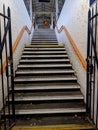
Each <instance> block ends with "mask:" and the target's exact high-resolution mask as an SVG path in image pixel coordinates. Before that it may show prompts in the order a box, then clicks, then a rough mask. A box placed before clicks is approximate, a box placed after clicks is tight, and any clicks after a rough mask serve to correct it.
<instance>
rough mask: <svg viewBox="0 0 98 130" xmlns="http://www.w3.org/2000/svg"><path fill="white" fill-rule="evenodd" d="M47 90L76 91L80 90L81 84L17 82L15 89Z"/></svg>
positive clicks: (20, 90)
mask: <svg viewBox="0 0 98 130" xmlns="http://www.w3.org/2000/svg"><path fill="white" fill-rule="evenodd" d="M46 90H49V91H50V90H52V91H53V90H65V91H66V90H68V91H72V90H73V91H75V90H80V85H79V84H78V83H69V84H68V83H67V84H64V83H63V84H62V83H59V84H57V83H55V84H53V83H48V84H45V83H42V84H29V83H28V84H27V85H26V84H15V91H17V92H18V91H19V92H22V91H46Z"/></svg>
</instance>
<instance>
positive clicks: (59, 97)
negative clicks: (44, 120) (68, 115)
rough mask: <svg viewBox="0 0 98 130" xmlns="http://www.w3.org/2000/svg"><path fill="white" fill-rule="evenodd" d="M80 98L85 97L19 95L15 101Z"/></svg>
mask: <svg viewBox="0 0 98 130" xmlns="http://www.w3.org/2000/svg"><path fill="white" fill-rule="evenodd" d="M76 99H78V100H80V99H84V97H83V96H82V95H75V94H74V95H69V96H68V95H65V96H64V95H63V96H61V95H59V96H24V97H23V96H19V97H15V101H41V100H43V101H47V100H51V101H52V100H76Z"/></svg>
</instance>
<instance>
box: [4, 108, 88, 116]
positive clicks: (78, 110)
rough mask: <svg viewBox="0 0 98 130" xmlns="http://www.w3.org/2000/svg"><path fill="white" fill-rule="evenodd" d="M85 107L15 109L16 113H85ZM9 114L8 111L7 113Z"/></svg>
mask: <svg viewBox="0 0 98 130" xmlns="http://www.w3.org/2000/svg"><path fill="white" fill-rule="evenodd" d="M85 112H86V109H85V108H54V109H53V108H52V109H26V110H24V109H22V110H20V109H19V110H17V109H16V110H15V114H16V115H43V114H75V113H85ZM6 115H8V113H6Z"/></svg>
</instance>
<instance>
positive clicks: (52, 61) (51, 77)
mask: <svg viewBox="0 0 98 130" xmlns="http://www.w3.org/2000/svg"><path fill="white" fill-rule="evenodd" d="M14 82H15V108H16V125H17V126H24V125H26V126H33V127H34V126H48V127H47V129H48V128H50V127H49V126H53V128H55V127H54V126H57V125H65V124H67V125H69V124H70V127H71V126H72V128H73V124H74V125H76V126H80V127H77V128H78V129H85V128H87V129H90V128H92V127H91V125H90V123H89V122H88V120H87V119H86V117H85V112H86V109H85V103H84V97H83V95H82V93H81V91H80V85H79V84H78V81H77V76H76V74H75V71H74V70H73V67H72V65H71V63H70V60H69V57H68V54H67V52H66V49H65V46H64V45H63V44H58V42H57V39H56V35H55V33H54V31H53V30H36V31H35V32H34V35H33V39H32V43H31V44H28V45H26V46H25V48H24V51H23V54H22V56H21V59H20V61H19V65H18V67H17V71H16V74H15V79H14ZM10 103H12V102H11V100H10ZM84 126H85V127H84ZM33 127H32V128H33ZM59 127H60V126H59ZM70 127H69V126H67V129H68V128H70ZM44 128H45V127H44ZM44 128H42V130H44ZM64 128H65V126H63V129H64ZM13 129H15V128H13ZM17 130H18V129H17ZM34 130H35V128H34ZM58 130H59V129H58Z"/></svg>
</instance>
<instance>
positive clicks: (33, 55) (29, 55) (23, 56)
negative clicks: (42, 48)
mask: <svg viewBox="0 0 98 130" xmlns="http://www.w3.org/2000/svg"><path fill="white" fill-rule="evenodd" d="M21 57H25V58H26V57H32V58H33V57H35V58H37V57H43V58H44V57H47V58H48V57H55V58H57V57H68V55H67V54H66V55H59V54H58V55H37V54H36V55H32V54H31V55H22V56H21Z"/></svg>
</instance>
